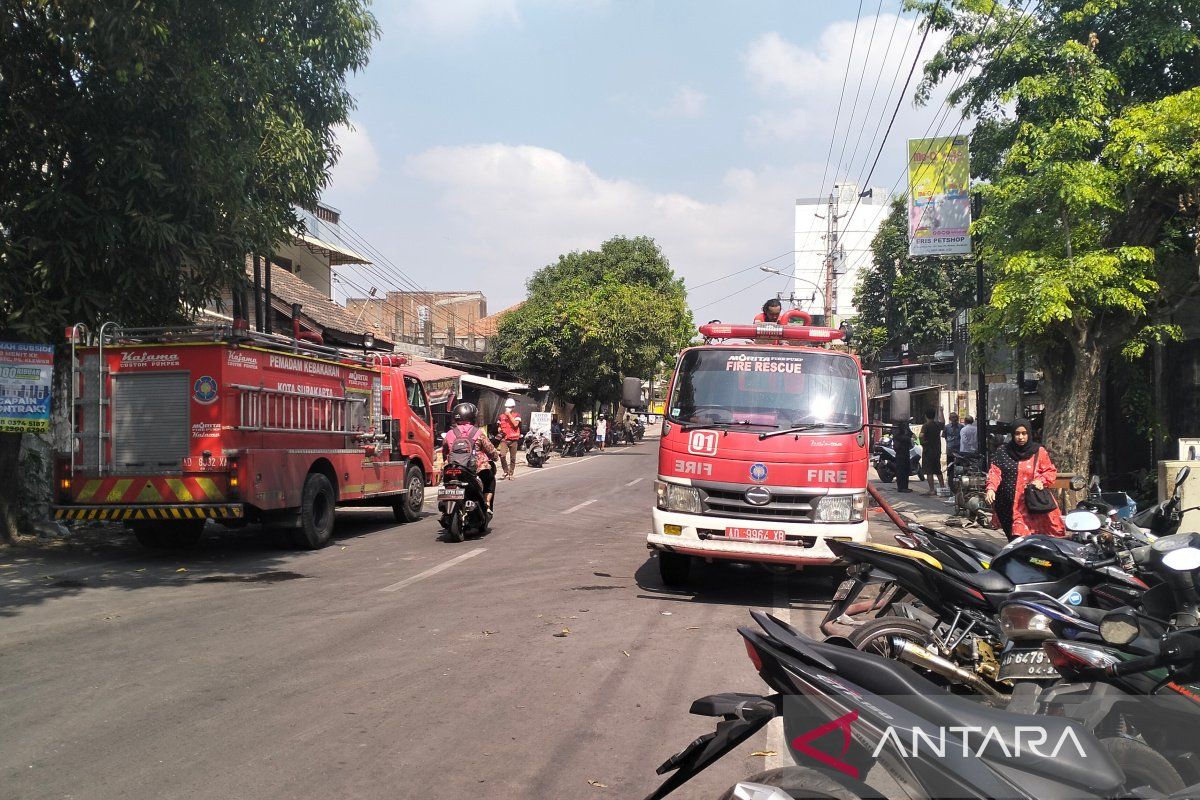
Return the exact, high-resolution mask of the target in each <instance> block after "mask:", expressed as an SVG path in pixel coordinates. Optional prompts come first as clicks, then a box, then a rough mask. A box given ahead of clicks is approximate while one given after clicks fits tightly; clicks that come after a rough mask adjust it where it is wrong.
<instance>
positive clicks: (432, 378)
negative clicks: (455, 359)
mask: <svg viewBox="0 0 1200 800" xmlns="http://www.w3.org/2000/svg"><path fill="white" fill-rule="evenodd" d="M404 368H405V369H407V370H409V371H411V372H412V373H413V374H414V375H416V376H417V377H418V378H420V379H421V382H422V383H424V384H425V391H426V392H428V393H429V402H430V403H433V404H434V405H439V404H441V403H445V402H446V401H448V400H449V399H450V398H451V397H457V396H458V381H459V379H460V378H462V377H464V376H466V373H465V372H462V371H460V370H457V369H451V368H450V367H443V366H442V365H441V364H434V363H432V362H429V361H412V362H410V363H408V364H405V365H404ZM467 377H469V376H467Z"/></svg>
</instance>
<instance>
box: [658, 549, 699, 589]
mask: <svg viewBox="0 0 1200 800" xmlns="http://www.w3.org/2000/svg"><path fill="white" fill-rule="evenodd" d="M691 571H692V557H691V556H684V555H680V554H679V553H663V552H660V553H659V554H658V575H659V577H660V578H662V582H663V583H664V584H666V585H667V586H682V585H683V584H685V583H687V579H688V573H689V572H691Z"/></svg>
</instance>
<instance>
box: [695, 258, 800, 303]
mask: <svg viewBox="0 0 1200 800" xmlns="http://www.w3.org/2000/svg"><path fill="white" fill-rule="evenodd" d="M788 266H790V267H795V264H794V263H793V264H789V265H788ZM786 268H787V267H785V268H784V269H786ZM769 280H771V276H770V275H767V277H765V278H762V279H761V280H757V281H755V282H754V283H749V284H746V285H745V286H743V287H742V288H740V289H738V290H737V291H735V292H731V293H729V294H727V295H725V296H724V297H719V298H717V299H716V300H713V301H712V302H711V303H705V304H704V305H700V306H694V307H693V308H692V310H693V311H700V310H701V309H704V308H708V307H709V306H715V305H716V304H717V303H722V302H724V301H726V300H728V299H729V298H731V297H736V296H737V295H739V294H741V293H742V292H745V291H748V290H750V289H753V288H754V287H755V286H758V285H759V284H761V283H766V282H767V281H769Z"/></svg>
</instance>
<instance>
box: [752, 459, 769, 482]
mask: <svg viewBox="0 0 1200 800" xmlns="http://www.w3.org/2000/svg"><path fill="white" fill-rule="evenodd" d="M750 478H751V479H752V480H756V481H765V480H766V479H767V465H766V464H764V463H762V462H761V461H760V462H759V463H757V464H751V465H750Z"/></svg>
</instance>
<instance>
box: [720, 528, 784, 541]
mask: <svg viewBox="0 0 1200 800" xmlns="http://www.w3.org/2000/svg"><path fill="white" fill-rule="evenodd" d="M725 538H726V539H742V540H745V541H748V542H786V541H787V533H786V532H785V531H780V530H772V529H770V528H726V529H725Z"/></svg>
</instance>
